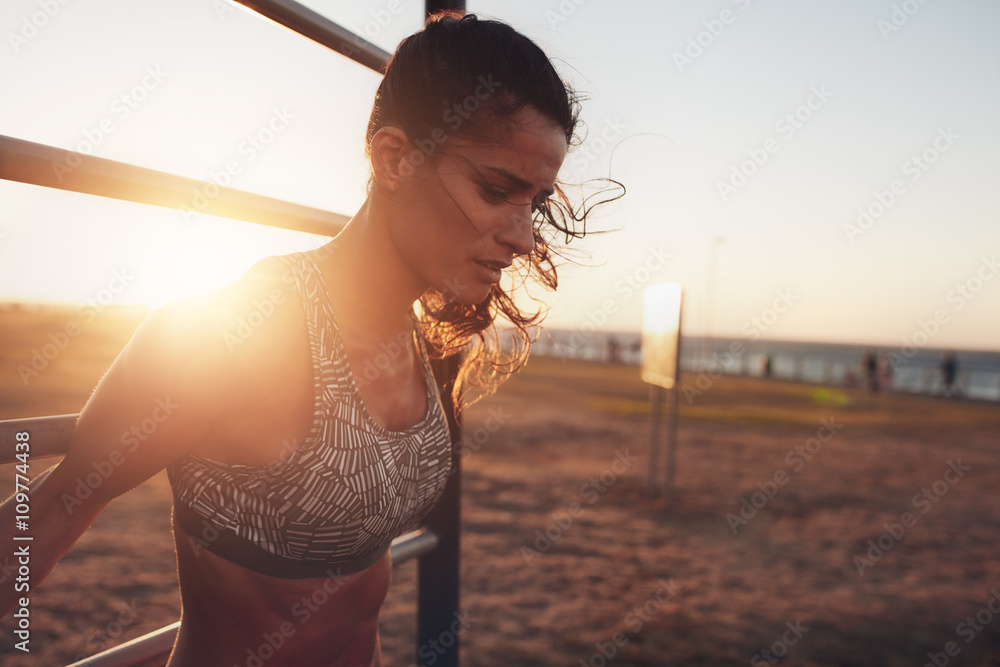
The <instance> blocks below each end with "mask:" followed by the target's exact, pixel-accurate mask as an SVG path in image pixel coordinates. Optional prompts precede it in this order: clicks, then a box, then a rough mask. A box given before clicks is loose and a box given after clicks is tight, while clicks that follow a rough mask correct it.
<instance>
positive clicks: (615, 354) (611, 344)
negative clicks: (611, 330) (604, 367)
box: [608, 336, 622, 364]
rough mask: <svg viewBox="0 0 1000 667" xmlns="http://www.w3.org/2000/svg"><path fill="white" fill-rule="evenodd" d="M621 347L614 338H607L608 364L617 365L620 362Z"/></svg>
mask: <svg viewBox="0 0 1000 667" xmlns="http://www.w3.org/2000/svg"><path fill="white" fill-rule="evenodd" d="M621 360H622V359H621V345H620V344H619V343H618V339H617V338H615V337H614V336H610V337H608V363H609V364H617V363H620V362H621Z"/></svg>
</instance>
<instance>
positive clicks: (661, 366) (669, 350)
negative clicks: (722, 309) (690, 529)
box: [641, 283, 682, 507]
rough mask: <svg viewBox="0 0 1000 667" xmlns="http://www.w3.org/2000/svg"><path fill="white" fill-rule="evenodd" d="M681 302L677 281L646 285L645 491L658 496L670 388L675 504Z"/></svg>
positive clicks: (669, 469) (670, 474) (669, 490)
mask: <svg viewBox="0 0 1000 667" xmlns="http://www.w3.org/2000/svg"><path fill="white" fill-rule="evenodd" d="M681 302H682V290H681V286H680V284H678V283H665V284H661V285H652V286H650V287H649V288H647V289H646V294H645V304H644V308H645V312H644V315H643V325H642V366H641V373H642V381H643V382H646V383H648V384H649V407H650V410H649V411H650V425H649V476H648V479H647V482H646V495H647V496H648V497H650V498H656V497H657V496H659V491H660V485H659V482H658V478H659V471H658V468H659V459H660V422H661V419H660V413H661V409H662V406H663V399H664V394H665V392H666V391H667V390H668V389H669V390H671V412H670V424H669V427H668V429H667V433H668V439H667V456H666V485H665V487H666V491H665V496H666V501H667V507H672V506H673V487H674V473H675V468H676V450H677V395H678V389H679V388H678V386H677V384H678V381H679V379H680V361H681Z"/></svg>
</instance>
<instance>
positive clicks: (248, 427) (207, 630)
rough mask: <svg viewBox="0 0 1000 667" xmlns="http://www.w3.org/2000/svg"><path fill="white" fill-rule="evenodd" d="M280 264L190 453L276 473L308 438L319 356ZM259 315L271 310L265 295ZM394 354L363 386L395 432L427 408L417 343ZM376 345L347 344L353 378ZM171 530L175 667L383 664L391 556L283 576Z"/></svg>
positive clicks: (233, 344)
mask: <svg viewBox="0 0 1000 667" xmlns="http://www.w3.org/2000/svg"><path fill="white" fill-rule="evenodd" d="M303 254H307V253H303ZM268 261H271V260H268ZM280 262H281V260H274V262H273V263H272V264H270V265H268V266H270V267H272V268H270V269H267V270H264V271H262V272H260V274H261V275H264V276H266V277H264V278H261V279H260V280H259V281H257V283H255V286H254V287H253V288H251V290H252V291H253V292H256V293H258V294H265V295H274V294H276V293H275V292H274V291H273V290H274V289H279V290H283V294H284V295H286V296H287V297H288V298H281V302H280V304H276V305H277V307H275V308H274V309H273V312H271V313H270V314H268V316H267V317H266V319H264V320H262V319H261V318H259V317H258V318H255V319H254V320H253V322H263V323H262V324H261V325H259V326H258V327H257V328H255V329H252V330H251V331H250V335H240V336H238V337H236V338H233V337H230V338H229V339H228V340H229V343H228V346H229V347H230V348H231V349H232V350H233V382H232V383H231V386H232V392H231V393H230V394H229V395H228V396H225V397H220V406H219V411H220V418H219V419H218V420H217V422H216V423H215V425H214V426H213V428H212V429H211V430H210V431H209V433H208V434H207V435H206V437H205V438H204V440H203V441H202V442H200V443H198V444H197V445H195V447H194V448H193V449H192V450H190V452H189V454H194V455H196V456H200V457H206V458H208V459H213V460H216V461H222V462H227V463H240V464H247V465H254V466H273V465H274V464H275V463H276V462H278V461H280V460H282V459H285V458H286V457H288V456H289V452H290V451H292V450H293V449H295V448H297V447H299V446H301V445H302V444H303V443H305V442H307V438H308V437H309V435H310V433H311V432H312V431H313V427H314V421H315V414H314V359H313V354H314V352H313V349H312V346H311V342H310V337H309V333H308V331H307V328H306V326H305V321H306V313H305V309H304V307H303V304H302V303H301V302H300V297H299V295H298V287H297V285H296V284H290V283H289V281H288V274H287V267H285V266H284V265H283V264H280ZM313 266H315V265H313ZM315 268H317V269H318V266H316V267H315ZM282 276H284V280H282ZM324 284H325V283H324ZM272 301H277V299H273V300H272ZM256 309H257V310H258V311H260V312H262V313H263V312H264V311H267V310H268V306H267V304H266V303H263V302H262V301H261V300H259V299H258V300H257V301H256ZM242 334H246V330H244V331H243V332H242ZM399 349H400V353H399V354H398V358H396V359H394V360H393V362H394V363H392V364H391V365H389V366H387V367H382V366H380V367H379V372H378V373H375V374H372V376H366V377H365V380H364V382H363V383H360V382H359V383H357V385H356V389H357V390H358V391H359V392H360V395H361V399H362V400H363V402H364V406H365V407H366V408H367V415H368V416H370V417H371V418H372V419H373V420H375V422H377V425H378V426H381V427H383V428H386V429H389V430H403V429H405V428H406V427H408V426H409V425H411V424H416V423H418V422H421V421H422V420H424V421H426V417H427V415H429V414H430V410H431V408H430V407H429V405H430V403H431V401H430V400H429V398H430V397H429V396H428V391H429V389H428V388H427V385H426V384H425V381H424V366H423V364H422V362H421V360H420V358H419V356H418V353H417V351H416V350H414V349H413V347H412V344H411V345H410V346H409V348H404V347H401V348H399ZM378 350H379V348H378V346H377V345H375V344H374V342H373V341H371V340H368V341H362V340H348V339H344V340H343V351H344V353H345V354H346V357H347V362H348V365H349V367H350V369H351V370H352V371H353V373H354V376H355V378H357V375H358V373H359V369H362V368H365V367H366V362H367V361H368V360H370V359H372V358H374V357H375V355H376V354H377V353H378ZM425 413H427V415H425ZM175 511H176V510H175ZM174 523H175V525H174V536H175V542H176V545H177V557H178V572H179V578H180V584H181V593H182V601H183V616H182V624H181V630H180V632H179V635H178V643H177V646H176V647H175V651H174V657H173V658H172V661H171V663H170V665H171V667H174V665H177V666H180V665H185V666H187V665H201V664H204V665H216V664H226V665H248V664H256V662H255V660H254V656H256V658H257V659H259V660H261V661H262V662H264V663H265V664H267V665H269V666H271V667H276V666H278V665H285V664H288V665H301V666H305V665H311V664H316V665H340V664H343V665H369V664H379V663H380V660H379V659H378V652H377V648H378V640H377V638H378V634H377V633H378V612H379V609H380V608H381V604H382V601H383V600H384V598H385V595H386V593H387V591H388V587H389V583H390V580H391V561H390V558H389V555H388V552H386V553H385V554H384V555H383V556H382V557H381V558H380V559H379V560H378V561H377V562H375V564H374V565H372V566H370V567H368V568H367V569H365V570H362V571H360V572H356V573H351V574H347V575H337V574H336V573H335V570H334V569H328V572H329V575H327V576H324V577H316V578H313V577H310V578H305V579H285V578H277V577H272V576H268V575H264V574H260V573H258V572H255V571H253V570H250V569H247V568H244V567H240V566H238V565H235V564H233V563H231V562H230V561H229V560H226V559H225V558H222V557H220V556H217V555H216V554H214V553H211V551H210V550H206V549H199V548H198V546H197V545H198V542H197V540H194V541H193V540H192V539H191V536H190V535H188V534H187V533H186V532H185V530H184V529H183V528H182V527H181V526H179V525H177V521H176V520H175V522H174ZM272 651H273V654H272V653H271V652H272ZM338 660H340V661H338Z"/></svg>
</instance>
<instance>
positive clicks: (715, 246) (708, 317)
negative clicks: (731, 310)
mask: <svg viewBox="0 0 1000 667" xmlns="http://www.w3.org/2000/svg"><path fill="white" fill-rule="evenodd" d="M725 242H726V237H725V236H724V235H723V234H719V235H717V236H715V237H713V238H712V240H711V241H710V242H709V244H708V276H707V278H706V280H705V333H704V334H703V335H702V338H701V339H702V345H701V353H702V357H703V359H704V364H705V368H707V367H708V362H709V358H710V357H711V352H709V349H708V339H709V337H710V336H713V335H714V333H715V332H714V327H715V321H714V320H715V273H716V271H715V268H716V255H717V254H718V250H719V246H721V245H722V244H723V243H725ZM712 347H713V349H714V347H715V343H714V341H713V343H712Z"/></svg>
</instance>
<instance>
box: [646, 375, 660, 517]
mask: <svg viewBox="0 0 1000 667" xmlns="http://www.w3.org/2000/svg"><path fill="white" fill-rule="evenodd" d="M662 405H663V387H661V386H660V385H658V384H651V385H649V475H648V478H647V480H646V497H647V498H656V497H658V496H659V495H660V489H659V486H660V484H659V479H660V475H659V468H660V411H661V406H662Z"/></svg>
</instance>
